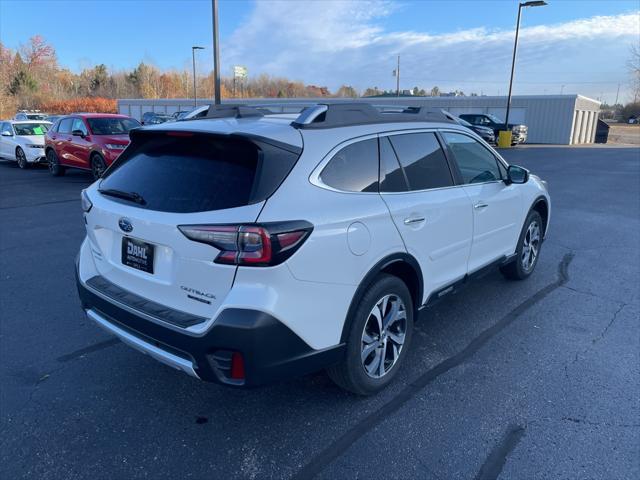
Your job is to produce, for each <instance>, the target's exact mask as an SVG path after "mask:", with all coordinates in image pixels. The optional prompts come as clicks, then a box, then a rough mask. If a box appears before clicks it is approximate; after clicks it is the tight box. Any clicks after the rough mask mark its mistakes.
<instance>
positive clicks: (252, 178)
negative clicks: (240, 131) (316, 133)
mask: <svg viewBox="0 0 640 480" xmlns="http://www.w3.org/2000/svg"><path fill="white" fill-rule="evenodd" d="M187 135H188V136H185V137H182V136H179V137H176V136H171V135H168V134H166V133H164V132H163V133H161V134H153V135H139V136H138V138H137V139H136V138H134V140H133V142H132V144H131V145H130V146H129V148H127V150H125V152H124V153H123V154H122V155H121V156H120V158H118V160H117V161H116V163H114V165H113V166H112V167H111V168H109V169H108V170H107V172H106V174H105V177H104V178H103V180H102V181H101V183H100V186H99V189H100V190H103V191H104V190H116V191H119V192H125V193H127V194H137V195H139V196H140V197H141V198H142V200H143V201H142V202H140V204H139V205H138V206H139V207H141V208H146V209H149V210H157V211H164V212H176V213H189V212H204V211H211V210H222V209H226V208H234V207H240V206H244V205H248V204H250V203H255V202H258V201H262V200H264V199H266V198H267V197H268V196H269V195H271V194H272V193H273V192H274V191H275V190H276V189H277V187H278V186H279V185H280V184H281V183H282V181H283V180H284V178H285V177H286V176H287V174H288V173H289V171H290V170H291V168H292V167H293V165H294V164H295V162H296V160H297V159H298V155H297V154H294V153H291V152H289V151H285V150H283V149H280V148H277V147H274V146H271V145H264V148H260V147H259V146H258V145H257V144H255V143H252V142H250V141H247V140H245V139H239V138H238V139H234V138H228V137H220V136H215V135H198V134H193V135H192V134H187ZM109 198H110V199H112V200H116V201H124V202H128V200H119V199H117V198H116V197H113V196H110V197H109Z"/></svg>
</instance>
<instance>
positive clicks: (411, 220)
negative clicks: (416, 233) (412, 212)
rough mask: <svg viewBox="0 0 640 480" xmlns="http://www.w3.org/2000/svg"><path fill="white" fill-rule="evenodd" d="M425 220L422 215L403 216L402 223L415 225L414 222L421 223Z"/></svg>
mask: <svg viewBox="0 0 640 480" xmlns="http://www.w3.org/2000/svg"><path fill="white" fill-rule="evenodd" d="M425 220H426V218H424V217H412V218H405V219H404V224H405V225H415V224H416V223H422V222H424V221H425Z"/></svg>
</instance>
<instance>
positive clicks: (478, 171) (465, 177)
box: [442, 132, 502, 183]
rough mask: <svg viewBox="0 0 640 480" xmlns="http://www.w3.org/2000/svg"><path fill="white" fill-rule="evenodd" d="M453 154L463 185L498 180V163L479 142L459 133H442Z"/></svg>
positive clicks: (499, 176)
mask: <svg viewBox="0 0 640 480" xmlns="http://www.w3.org/2000/svg"><path fill="white" fill-rule="evenodd" d="M442 136H443V137H444V139H445V141H446V142H447V145H449V149H450V150H451V152H453V156H454V157H455V160H456V163H457V164H458V168H459V169H460V173H461V174H462V181H463V182H464V183H483V182H492V181H495V180H500V179H501V178H502V177H501V174H500V170H499V169H498V162H497V160H496V157H494V155H493V153H491V152H490V151H489V150H487V148H486V147H485V146H484V145H482V144H481V143H480V142H478V141H477V140H475V139H474V138H471V137H469V136H467V135H463V134H461V133H453V132H442Z"/></svg>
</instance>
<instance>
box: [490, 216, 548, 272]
mask: <svg viewBox="0 0 640 480" xmlns="http://www.w3.org/2000/svg"><path fill="white" fill-rule="evenodd" d="M543 233H544V225H543V223H542V217H541V216H540V214H539V213H538V212H536V211H535V210H532V211H530V212H529V215H527V219H526V220H525V222H524V226H523V227H522V232H521V233H520V238H519V239H518V247H517V248H516V258H515V260H514V261H512V262H510V263H509V264H507V265H504V266H503V267H500V271H501V272H502V274H503V275H504V276H505V277H506V278H508V279H509V280H524V279H525V278H527V277H528V276H529V275H531V274H532V273H533V270H534V269H535V268H536V265H537V264H538V259H539V258H540V247H541V246H542V236H543Z"/></svg>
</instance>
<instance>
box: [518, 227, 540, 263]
mask: <svg viewBox="0 0 640 480" xmlns="http://www.w3.org/2000/svg"><path fill="white" fill-rule="evenodd" d="M539 251H540V225H538V222H536V221H535V220H534V221H533V222H531V223H530V224H529V228H527V233H526V234H525V235H524V241H523V243H522V255H521V258H520V260H521V262H522V268H523V269H524V270H525V271H526V272H529V271H531V270H532V269H533V266H534V265H535V263H536V259H537V258H538V252H539Z"/></svg>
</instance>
